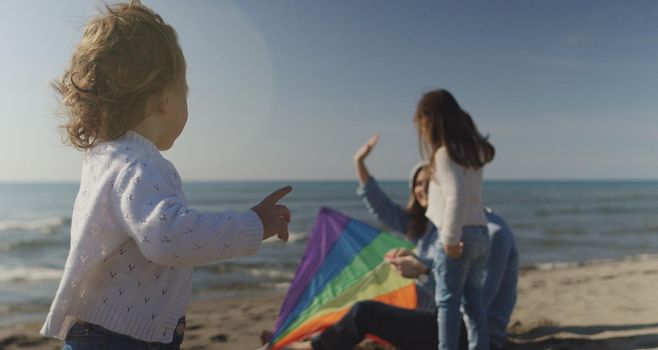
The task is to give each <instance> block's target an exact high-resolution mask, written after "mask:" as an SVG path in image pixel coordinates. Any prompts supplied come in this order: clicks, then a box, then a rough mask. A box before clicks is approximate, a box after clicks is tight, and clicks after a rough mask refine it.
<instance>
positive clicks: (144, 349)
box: [63, 317, 185, 350]
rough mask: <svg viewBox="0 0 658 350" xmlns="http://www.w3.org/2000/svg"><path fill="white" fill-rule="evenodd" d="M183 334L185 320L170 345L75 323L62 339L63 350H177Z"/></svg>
mask: <svg viewBox="0 0 658 350" xmlns="http://www.w3.org/2000/svg"><path fill="white" fill-rule="evenodd" d="M184 333H185V318H184V317H183V318H181V319H180V320H179V321H178V325H177V326H176V332H174V338H173V340H172V341H171V343H167V344H164V343H158V342H152V343H149V342H145V341H142V340H139V339H135V338H131V337H129V336H127V335H123V334H119V333H115V332H112V331H109V330H107V329H105V328H103V327H101V326H97V325H95V324H91V323H86V322H80V321H79V322H76V323H75V324H74V325H73V327H71V330H69V333H68V334H67V335H66V339H64V348H63V350H105V349H107V350H110V349H122V350H179V349H180V345H181V343H182V342H183V335H184Z"/></svg>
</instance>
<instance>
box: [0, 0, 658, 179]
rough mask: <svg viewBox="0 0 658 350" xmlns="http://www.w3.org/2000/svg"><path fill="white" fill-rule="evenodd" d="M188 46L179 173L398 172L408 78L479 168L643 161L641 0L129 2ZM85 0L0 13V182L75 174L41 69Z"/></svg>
mask: <svg viewBox="0 0 658 350" xmlns="http://www.w3.org/2000/svg"><path fill="white" fill-rule="evenodd" d="M144 3H145V4H146V5H148V6H150V7H152V8H153V9H155V10H156V12H159V13H160V14H161V15H162V16H163V17H164V19H165V20H166V21H167V22H169V23H170V24H172V25H173V26H174V27H175V28H176V30H177V32H178V34H179V37H180V42H181V44H182V47H183V50H184V53H185V55H186V57H187V60H188V65H189V71H188V81H189V85H190V89H191V94H190V97H189V105H190V119H189V121H188V125H187V127H186V129H185V131H184V132H183V134H182V136H181V137H180V138H179V139H178V141H177V142H176V144H175V145H174V148H173V149H172V150H171V151H167V152H165V153H164V155H165V157H167V158H169V159H170V160H172V162H173V163H174V164H175V165H176V166H177V168H178V170H179V172H180V173H181V175H182V177H183V179H184V180H198V179H207V180H266V179H309V180H310V179H353V178H354V170H353V168H352V154H353V152H354V151H355V150H356V149H357V148H358V147H359V146H360V145H361V144H362V143H363V142H365V141H366V140H367V139H368V138H369V137H370V136H371V135H372V134H373V133H375V132H379V133H380V134H381V140H380V144H379V146H378V147H377V149H376V150H375V151H374V154H373V155H372V157H371V159H370V160H369V163H368V164H369V166H370V168H371V170H372V172H373V173H374V174H375V175H377V176H378V177H380V178H388V179H401V178H405V177H406V176H407V172H408V170H409V168H410V167H411V166H412V165H413V164H414V163H415V162H416V160H417V159H418V157H419V155H418V146H417V136H416V132H415V130H414V126H413V123H412V114H413V110H414V107H415V103H416V102H417V100H418V98H419V97H420V95H421V94H422V93H423V92H425V91H427V90H429V89H433V88H437V87H443V88H447V89H448V90H450V91H452V92H453V93H454V94H455V96H456V97H457V99H458V100H459V102H460V103H461V105H462V107H463V108H464V109H465V110H467V111H468V112H470V114H471V115H472V116H473V117H474V119H475V121H476V123H477V124H478V126H479V128H480V130H481V131H482V132H483V133H486V134H489V135H490V140H491V141H492V143H493V144H494V146H496V148H497V157H496V159H495V161H494V163H493V164H491V165H490V166H488V167H487V169H486V170H485V176H486V177H487V178H489V179H581V178H588V179H589V178H596V179H609V178H645V179H646V178H648V179H656V178H658V26H657V25H656V23H658V6H656V5H655V3H654V2H652V1H614V2H611V1H481V2H472V1H467V2H443V1H413V2H407V1H302V0H296V1H290V0H286V1H240V2H229V1H184V2H183V1H174V0H171V1H144ZM100 5H101V3H100V2H96V1H92V2H90V1H82V0H77V1H75V0H67V1H57V2H55V1H20V2H16V1H15V2H12V3H11V4H5V5H4V6H3V11H2V12H1V13H0V42H2V43H3V49H2V54H1V55H0V76H1V77H2V84H1V85H0V118H1V120H2V125H3V127H2V128H0V130H1V131H0V159H1V160H2V168H1V169H2V171H0V181H14V180H30V181H41V180H65V181H76V180H77V179H78V178H79V169H80V159H81V154H80V152H78V151H74V150H73V149H70V148H67V147H65V146H63V145H62V144H61V142H60V133H59V131H58V130H57V128H56V125H57V123H58V121H57V118H56V117H55V116H54V114H53V112H54V111H55V110H56V108H57V104H56V99H55V95H54V93H53V92H52V90H51V89H50V87H49V86H48V83H49V81H50V80H52V79H54V78H57V77H58V76H60V75H61V73H62V72H63V70H64V68H65V66H66V63H67V61H68V59H69V57H70V55H71V53H72V51H73V47H74V45H75V44H76V43H77V42H78V41H79V39H80V36H81V30H82V27H83V26H84V23H85V22H86V20H87V18H88V17H89V16H90V15H92V14H95V13H97V11H96V8H97V7H98V6H100Z"/></svg>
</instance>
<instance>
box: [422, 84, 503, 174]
mask: <svg viewBox="0 0 658 350" xmlns="http://www.w3.org/2000/svg"><path fill="white" fill-rule="evenodd" d="M414 123H415V124H416V127H417V129H418V134H419V143H420V152H421V156H423V158H424V159H427V160H428V161H429V163H430V166H429V168H430V172H432V171H433V169H434V154H435V153H436V150H438V149H439V148H440V147H446V150H447V151H448V155H449V156H450V158H451V159H452V160H454V161H455V162H456V163H457V164H459V165H461V166H463V167H465V168H476V169H477V168H481V167H483V166H484V165H485V164H486V163H489V162H491V161H492V160H493V158H494V155H495V153H496V150H495V149H494V147H493V146H492V145H491V143H489V141H488V140H487V137H484V136H482V135H481V134H480V132H479V131H478V129H477V127H476V126H475V123H474V122H473V119H472V118H471V116H470V115H469V114H468V113H466V111H464V110H463V109H462V108H461V107H460V106H459V104H458V103H457V100H456V99H455V98H454V96H452V94H451V93H450V92H448V91H447V90H444V89H439V90H434V91H430V92H428V93H426V94H424V95H423V97H422V98H421V99H420V101H419V102H418V106H417V108H416V113H415V115H414ZM431 176H433V174H431Z"/></svg>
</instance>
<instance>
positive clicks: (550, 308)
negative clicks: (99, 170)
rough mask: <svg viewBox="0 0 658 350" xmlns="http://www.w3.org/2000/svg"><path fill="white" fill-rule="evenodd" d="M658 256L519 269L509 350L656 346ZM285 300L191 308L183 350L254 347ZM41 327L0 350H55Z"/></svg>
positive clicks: (17, 332) (0, 336)
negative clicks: (41, 332)
mask: <svg viewBox="0 0 658 350" xmlns="http://www.w3.org/2000/svg"><path fill="white" fill-rule="evenodd" d="M657 290H658V258H656V257H644V258H642V257H636V258H627V259H623V260H619V261H612V262H592V263H581V264H575V265H566V266H551V267H550V268H549V267H541V266H540V267H532V268H525V269H523V270H522V271H521V273H520V279H519V299H518V303H517V307H516V310H515V312H514V315H513V317H512V321H511V322H510V329H509V330H510V341H511V344H510V347H509V348H510V349H564V350H566V349H585V350H588V349H591V350H595V349H596V350H606V349H610V350H613V349H614V350H623V349H657V348H658V303H657V302H656V301H655V299H656V297H655V296H656V295H657V293H658V292H657ZM283 297H284V295H283V294H281V293H267V292H263V293H260V294H258V295H250V296H244V297H232V298H225V299H218V300H205V301H199V302H194V303H192V305H191V307H190V311H189V313H188V327H187V331H186V333H185V341H184V342H183V349H230V350H242V349H244V350H253V349H256V348H258V347H259V346H260V343H259V339H258V336H259V334H260V331H261V330H263V329H268V328H270V327H271V326H272V324H273V323H274V320H275V318H276V315H277V312H278V309H279V305H280V303H281V301H282V300H283ZM39 326H40V324H38V323H29V324H19V325H15V326H11V327H5V328H3V329H2V330H0V349H60V348H61V346H62V343H61V342H60V341H57V340H52V339H45V338H42V337H40V336H39V335H38V333H37V331H38V329H39Z"/></svg>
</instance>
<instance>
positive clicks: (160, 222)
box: [112, 158, 264, 266]
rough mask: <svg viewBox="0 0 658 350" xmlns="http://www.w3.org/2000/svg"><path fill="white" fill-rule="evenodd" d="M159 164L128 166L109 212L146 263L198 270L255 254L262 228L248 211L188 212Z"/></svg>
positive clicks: (147, 162) (119, 178) (119, 179)
mask: <svg viewBox="0 0 658 350" xmlns="http://www.w3.org/2000/svg"><path fill="white" fill-rule="evenodd" d="M161 166H163V165H162V164H161V163H160V162H158V160H152V161H151V160H149V158H146V159H142V160H139V161H133V162H132V163H130V164H126V167H125V168H124V169H123V170H122V172H121V173H120V174H119V175H118V176H117V179H116V182H115V184H114V188H113V191H114V200H113V203H112V210H113V212H114V214H115V215H116V217H117V219H118V220H119V222H120V224H121V226H122V228H123V231H125V232H126V233H127V234H128V235H129V236H131V237H132V238H133V239H134V240H135V242H136V243H137V246H138V247H139V249H140V251H141V252H142V254H143V255H144V256H145V257H146V258H147V259H149V260H151V261H153V262H156V263H158V264H161V265H169V266H198V265H205V264H209V263H213V262H217V261H220V260H224V259H228V258H232V257H237V256H243V255H251V254H255V253H256V252H257V251H258V249H259V248H260V244H261V241H262V240H263V238H264V234H263V233H264V228H263V224H262V222H261V219H260V218H259V216H258V215H257V214H256V212H254V211H253V210H247V211H246V212H244V213H237V212H233V211H225V212H221V213H212V212H202V211H199V210H196V209H193V208H190V207H188V205H187V201H186V200H185V199H184V196H183V194H182V192H181V190H180V186H178V185H176V183H175V182H174V181H172V180H171V179H169V178H165V176H164V174H163V172H164V173H166V172H168V171H174V172H175V170H174V169H160V167H161Z"/></svg>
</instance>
